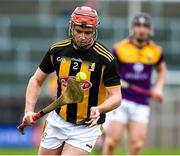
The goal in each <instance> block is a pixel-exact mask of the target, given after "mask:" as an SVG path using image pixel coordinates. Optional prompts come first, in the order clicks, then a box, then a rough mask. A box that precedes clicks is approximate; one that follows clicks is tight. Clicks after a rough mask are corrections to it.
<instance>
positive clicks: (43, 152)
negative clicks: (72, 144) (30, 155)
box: [38, 145, 63, 155]
mask: <svg viewBox="0 0 180 156" xmlns="http://www.w3.org/2000/svg"><path fill="white" fill-rule="evenodd" d="M62 149H63V145H62V146H60V147H58V148H56V149H46V148H44V147H41V146H40V147H39V151H38V155H60V154H61V152H62Z"/></svg>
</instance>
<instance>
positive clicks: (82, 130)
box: [62, 124, 102, 155]
mask: <svg viewBox="0 0 180 156" xmlns="http://www.w3.org/2000/svg"><path fill="white" fill-rule="evenodd" d="M69 129H70V133H69V134H67V135H68V139H67V140H66V141H65V146H64V148H63V151H62V154H63V155H66V154H68V155H71V154H73V155H82V154H83V155H88V153H90V152H91V151H92V149H93V148H94V145H95V143H96V140H97V138H98V136H99V135H101V133H102V132H101V129H100V125H95V126H93V127H91V128H90V127H88V126H87V125H79V126H75V125H73V124H72V125H70V126H69Z"/></svg>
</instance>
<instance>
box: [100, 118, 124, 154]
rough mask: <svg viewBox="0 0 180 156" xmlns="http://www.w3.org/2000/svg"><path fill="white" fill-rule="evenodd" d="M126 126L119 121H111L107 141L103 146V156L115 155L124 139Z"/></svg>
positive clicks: (106, 135) (106, 136)
mask: <svg viewBox="0 0 180 156" xmlns="http://www.w3.org/2000/svg"><path fill="white" fill-rule="evenodd" d="M125 127H126V125H125V124H124V123H120V122H119V121H113V120H111V121H110V123H109V127H108V131H107V132H106V134H105V141H104V145H103V155H113V154H115V150H116V148H117V146H118V145H119V142H120V140H121V139H122V136H123V133H124V130H125Z"/></svg>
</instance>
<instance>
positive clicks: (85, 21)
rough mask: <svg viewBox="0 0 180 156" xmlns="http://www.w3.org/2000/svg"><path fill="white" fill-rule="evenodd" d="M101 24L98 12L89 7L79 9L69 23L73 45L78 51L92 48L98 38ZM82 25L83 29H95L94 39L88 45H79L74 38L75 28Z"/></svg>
mask: <svg viewBox="0 0 180 156" xmlns="http://www.w3.org/2000/svg"><path fill="white" fill-rule="evenodd" d="M98 24H99V17H98V15H97V12H96V10H94V9H92V8H90V7H87V6H82V7H77V8H76V9H75V10H74V11H73V13H72V15H71V20H70V23H69V34H70V35H71V36H72V40H73V43H74V45H75V47H76V48H77V49H87V48H88V47H90V46H91V45H92V44H93V42H94V41H95V40H96V38H97V27H98ZM75 25H80V26H83V27H91V28H92V29H93V36H92V39H90V40H87V42H86V43H84V44H82V43H79V42H78V41H77V40H76V39H75V37H74V34H73V32H74V26H75Z"/></svg>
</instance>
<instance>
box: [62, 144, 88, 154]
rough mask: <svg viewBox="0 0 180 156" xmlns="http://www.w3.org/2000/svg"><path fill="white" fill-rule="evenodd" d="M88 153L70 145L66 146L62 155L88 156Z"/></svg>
mask: <svg viewBox="0 0 180 156" xmlns="http://www.w3.org/2000/svg"><path fill="white" fill-rule="evenodd" d="M88 153H89V152H88V151H85V150H83V149H81V148H78V147H74V146H72V145H70V144H68V143H65V144H64V147H63V150H62V153H61V154H62V155H72V154H73V155H88Z"/></svg>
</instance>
